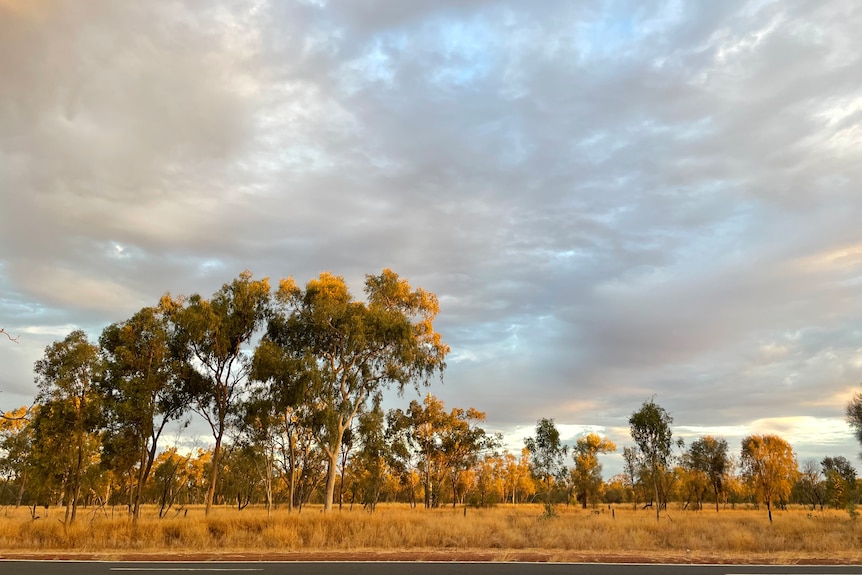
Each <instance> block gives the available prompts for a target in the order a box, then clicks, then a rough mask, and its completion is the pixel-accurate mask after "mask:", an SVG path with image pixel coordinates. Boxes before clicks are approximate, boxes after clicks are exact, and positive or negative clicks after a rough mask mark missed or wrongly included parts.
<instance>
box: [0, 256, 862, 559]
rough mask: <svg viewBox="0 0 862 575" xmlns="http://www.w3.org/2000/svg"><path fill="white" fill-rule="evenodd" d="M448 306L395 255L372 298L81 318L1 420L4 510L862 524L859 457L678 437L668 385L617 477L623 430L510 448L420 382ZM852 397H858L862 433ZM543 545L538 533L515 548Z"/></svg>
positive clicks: (441, 352)
mask: <svg viewBox="0 0 862 575" xmlns="http://www.w3.org/2000/svg"><path fill="white" fill-rule="evenodd" d="M438 311H439V307H438V302H437V298H436V297H435V296H434V294H432V293H429V292H426V291H424V290H422V289H420V288H416V289H414V288H413V287H411V286H410V285H409V283H408V282H407V281H406V280H404V279H403V278H400V277H399V276H398V275H397V274H395V273H393V272H391V271H389V270H384V271H383V272H382V273H381V274H380V275H369V276H367V278H366V285H365V298H364V300H358V299H356V298H354V296H353V295H352V294H351V293H350V292H349V290H348V288H347V285H346V284H345V282H344V280H343V279H342V278H341V277H337V276H334V275H331V274H321V275H320V277H318V278H316V279H313V280H311V281H309V282H308V283H307V284H306V285H305V286H304V287H300V286H298V285H297V284H296V283H295V282H294V281H293V280H292V279H287V280H282V281H281V282H280V284H279V286H278V287H277V289H275V290H273V289H271V288H270V285H269V282H268V280H267V279H261V280H255V279H254V278H253V277H252V275H251V273H249V272H244V273H243V274H241V275H240V276H239V277H238V278H236V279H235V280H234V281H233V282H232V283H230V284H225V285H224V286H223V287H222V288H221V289H220V290H219V291H218V292H216V293H215V294H213V295H212V296H211V297H210V298H204V297H201V296H200V295H197V294H195V295H192V296H189V297H185V296H180V297H173V296H171V295H170V294H166V295H165V296H164V297H163V298H162V299H161V301H160V302H159V303H158V304H157V305H155V306H153V307H148V308H144V309H142V310H140V311H139V312H137V313H136V314H135V315H134V316H132V317H131V318H129V319H127V320H125V321H122V322H118V323H115V324H112V325H110V326H108V327H106V328H105V329H104V330H103V332H102V334H101V336H100V338H99V340H98V342H92V341H89V340H88V338H87V336H86V334H85V333H84V332H82V331H74V332H72V333H70V334H69V335H68V336H67V337H66V338H65V339H63V340H60V341H57V342H55V343H54V344H52V345H50V346H48V347H47V348H46V350H45V354H44V356H43V357H42V358H41V359H40V360H39V361H38V362H36V364H35V367H34V373H35V380H36V384H37V389H38V391H37V395H36V397H35V401H34V404H33V405H32V406H31V407H29V408H28V407H20V408H17V409H8V410H7V411H5V413H3V416H2V418H0V504H2V505H4V506H6V510H7V511H6V515H7V516H10V513H12V515H13V516H15V517H19V518H21V517H24V516H23V515H22V512H26V517H28V518H29V520H32V521H35V520H36V519H37V518H42V519H44V518H48V517H53V518H57V519H59V520H60V521H59V522H56V523H58V524H62V525H64V526H67V527H71V526H72V525H74V524H75V523H76V520H78V519H79V518H80V516H81V509H82V508H84V509H86V517H87V518H88V521H90V522H92V521H95V520H99V521H108V519H109V518H110V520H111V521H116V518H117V517H118V516H119V517H124V518H126V519H127V520H128V519H131V523H133V524H135V523H137V522H138V521H140V520H142V518H143V520H146V521H157V522H164V525H166V526H167V525H173V526H174V527H171V528H170V529H168V527H165V528H164V529H166V530H167V531H165V533H166V534H164V536H163V538H166V539H165V540H167V539H170V535H169V533H168V532H173V531H171V530H175V531H177V532H178V533H184V531H183V529H186V528H180V527H176V523H175V522H177V521H182V520H183V519H184V518H186V517H187V515H189V511H191V516H193V517H200V516H205V517H208V516H209V515H210V514H211V513H212V512H213V510H214V508H217V509H218V517H219V519H218V521H221V522H224V523H226V524H230V523H231V522H235V521H242V520H240V519H238V518H239V517H243V516H247V517H252V516H253V517H256V518H257V517H260V516H261V514H265V515H264V516H265V517H270V516H272V515H273V514H275V513H279V514H284V513H287V514H291V512H294V513H295V515H299V512H301V511H302V510H303V509H304V508H306V507H308V506H313V507H314V508H321V509H322V510H323V511H327V512H330V511H332V510H335V509H338V510H342V511H345V510H359V509H363V510H367V511H369V512H374V511H375V510H378V511H380V510H381V509H386V510H387V511H386V512H385V513H383V514H382V515H383V518H381V519H376V520H375V521H378V522H379V521H386V517H390V518H394V517H396V516H397V517H400V519H398V521H401V522H403V521H407V522H408V523H409V522H415V521H420V522H421V521H424V520H422V519H417V518H416V517H417V516H416V515H415V513H428V514H429V517H431V516H436V517H439V516H440V512H443V511H444V510H445V509H446V508H453V507H455V508H457V510H456V511H458V513H461V512H463V516H465V517H466V516H467V510H468V508H474V509H473V510H472V511H471V512H470V513H471V515H473V514H478V515H476V516H477V517H486V516H487V515H483V514H484V513H486V511H484V510H483V509H484V508H490V507H495V506H496V507H503V506H505V508H506V509H510V510H512V509H523V510H525V511H524V512H526V513H528V514H529V515H530V516H531V517H535V516H536V514H537V513H538V512H537V511H536V509H537V506H536V504H542V506H541V507H540V508H538V509H541V510H542V511H541V514H542V515H543V516H545V517H547V518H548V519H549V520H550V519H551V518H553V517H554V516H558V515H559V516H564V517H565V516H572V515H571V514H572V513H576V512H577V513H579V514H578V515H576V516H577V517H581V518H582V519H583V518H590V517H593V518H594V520H595V521H596V522H598V521H600V520H601V521H608V520H613V519H616V517H617V514H618V513H622V514H626V516H637V517H648V516H650V515H652V514H653V513H654V515H655V518H656V519H658V520H659V522H661V520H662V519H663V518H664V517H667V518H668V520H669V521H674V520H675V521H679V520H680V519H679V518H680V517H681V516H683V515H686V516H687V515H689V514H690V512H693V511H702V513H700V514H698V516H701V517H702V516H703V515H704V514H705V513H713V514H715V513H718V514H723V513H726V512H729V511H731V510H734V509H747V510H752V509H759V510H758V511H757V513H758V517H760V516H763V517H767V518H768V521H769V522H770V523H772V521H773V512H774V511H775V510H786V509H788V508H795V509H797V510H804V511H805V513H807V514H808V515H807V516H806V517H808V518H809V519H810V518H811V517H812V515H811V514H812V513H818V514H823V513H833V515H829V517H830V519H829V521H839V519H840V518H841V517H843V521H845V522H852V521H851V520H855V518H856V515H857V512H856V502H857V497H858V493H859V488H858V481H857V478H856V470H855V469H854V467H853V465H852V464H851V463H850V462H849V461H848V460H846V459H845V458H843V457H825V458H823V459H822V460H821V461H806V462H802V465H801V466H800V464H799V462H797V460H796V457H795V455H794V453H793V449H792V447H791V446H790V445H789V444H788V443H787V442H786V441H785V440H784V439H782V438H780V437H777V436H774V435H764V436H751V437H747V438H745V440H743V442H742V445H741V449H740V451H739V452H737V453H738V456H737V455H736V453H734V452H733V451H732V450H731V447H730V446H729V445H728V443H727V441H726V440H724V439H722V438H719V437H711V436H705V437H701V438H698V439H697V440H695V441H692V442H691V443H690V445H685V444H683V443H682V442H681V441H679V440H677V439H675V438H674V437H673V433H672V430H671V425H672V423H673V418H672V417H671V415H670V414H669V413H668V412H666V411H665V410H664V409H663V408H662V407H661V406H660V405H658V404H657V403H656V402H655V400H654V399H649V400H647V401H645V402H644V403H643V405H642V406H641V407H640V408H639V409H637V410H636V411H634V412H633V413H632V416H631V418H630V420H629V422H628V423H629V425H630V428H631V434H632V438H633V445H631V446H624V449H623V450H622V455H623V460H624V462H625V465H624V472H623V473H621V474H619V475H616V476H613V477H609V478H604V477H603V476H602V467H601V464H600V462H599V456H600V455H602V454H608V453H613V452H616V451H617V446H616V445H614V443H613V442H611V441H610V440H608V439H607V438H604V437H601V436H599V435H598V434H595V433H591V434H587V435H585V436H583V437H581V438H579V439H578V440H577V442H576V443H575V444H573V445H571V446H566V445H563V444H562V443H561V441H560V437H559V433H558V432H557V430H556V427H555V425H554V421H553V420H552V419H542V420H540V421H539V422H538V424H537V426H536V430H535V435H534V436H532V437H529V438H525V444H524V448H523V449H521V450H519V451H516V452H514V453H513V452H511V451H509V450H506V449H504V448H503V446H502V444H501V438H500V437H499V436H496V435H494V434H491V433H488V432H486V430H485V429H483V427H482V426H483V423H484V421H485V416H486V414H485V413H484V412H482V411H480V410H479V409H478V408H480V407H481V406H477V407H473V406H469V407H459V406H445V405H444V404H443V402H441V401H440V400H439V399H437V398H436V397H435V396H434V395H432V394H430V393H427V391H426V388H427V386H428V385H429V384H430V383H431V382H432V381H434V380H435V379H439V378H442V375H443V372H444V369H445V358H446V355H447V353H448V351H449V348H448V347H447V346H446V344H445V343H444V342H443V339H442V336H441V335H440V334H439V333H437V332H436V331H435V327H434V319H435V317H436V315H437V313H438ZM410 388H412V391H409V393H405V395H409V394H410V393H415V394H416V395H417V397H418V398H420V399H414V400H411V401H409V402H408V401H407V400H406V399H405V403H406V404H407V405H406V407H404V408H398V409H391V410H388V411H384V410H383V408H382V407H381V394H382V392H383V391H384V390H387V389H394V390H396V391H399V392H401V391H405V392H407V391H408V390H410ZM860 402H862V399H860V396H857V397H856V398H855V399H854V402H853V403H851V404H850V405H849V406H848V412H847V415H848V420H849V421H850V422H851V424H852V425H854V427H856V429H862V427H860V425H859V422H862V418H860V417H858V414H860V413H862V409H860V408H859V405H860ZM190 414H197V416H198V417H200V418H201V419H202V420H203V421H205V422H206V423H207V424H208V427H209V429H210V430H211V433H212V442H211V443H209V444H208V445H205V446H200V447H199V448H196V449H192V450H190V451H189V450H181V449H178V448H177V447H176V446H175V444H176V441H175V440H176V438H175V437H171V438H168V437H165V435H166V430H169V429H176V428H177V427H178V426H181V425H182V422H184V421H187V420H188V418H189V417H190ZM854 414H856V415H854ZM169 439H170V441H169ZM860 439H862V438H860ZM569 449H571V452H569ZM462 508H463V509H462ZM393 509H401V510H402V511H400V512H399V513H402V515H403V513H404V511H403V510H410V511H411V513H413V515H409V517H411V519H404V518H403V517H402V515H398V514H395V513H394V512H393V511H392V510H393ZM644 509H648V511H644ZM10 510H14V512H12V511H10ZM244 510H245V511H244ZM423 510H424V511H423ZM576 510H577V511H576ZM760 510H762V511H760ZM830 510H841V514H839V515H834V513H836V512H835V511H830ZM449 513H452V512H451V511H450V512H449ZM435 514H436V515H435ZM374 515H375V516H376V515H379V514H374ZM598 515H601V517H598ZM290 516H293V515H290ZM231 517H234V518H231ZM366 517H368V516H367V515H366ZM445 517H449V518H450V519H447V521H450V520H452V519H451V517H455V515H445ZM513 517H514V516H513ZM518 517H520V515H518ZM716 517H717V516H716ZM823 517H826V515H823ZM213 521H215V519H213ZM254 521H258V519H254ZM488 521H490V519H489V520H488ZM518 521H520V519H518ZM654 522H655V521H654ZM498 528H499V526H498V527H489V529H491V530H492V531H493V530H494V529H498ZM118 529H119V528H118ZM152 529H155V528H152ZM158 529H160V530H161V529H162V528H161V527H160V528H158ZM189 529H191V528H189ZM327 529H328V527H327ZM453 529H454V528H453ZM458 529H460V527H459V528H458ZM120 531H122V530H121V529H120ZM456 531H457V530H456ZM159 532H160V533H161V531H159ZM453 532H454V531H453ZM64 533H65V532H64ZM210 535H212V533H210ZM184 536H188V537H192V535H189V534H186V535H184ZM463 536H464V537H467V535H466V534H465V535H463ZM9 537H12V536H11V535H10V536H9ZM9 537H7V539H8V538H9ZM16 537H24V535H21V533H20V532H18V535H16ZM58 537H59V535H58ZM129 537H131V535H129ZM159 537H162V536H159ZM178 537H179V535H178ZM497 537H498V538H499V537H503V535H499V534H498V535H497ZM2 538H3V534H2V533H0V539H2ZM157 538H158V537H157ZM204 538H205V539H206V537H204ZM25 539H26V538H25ZM216 539H218V538H217V537H216V538H215V539H213V538H212V537H210V538H209V539H207V541H210V543H213V544H217V542H215V540H216ZM336 539H337V538H336ZM160 541H161V539H160ZM330 541H332V539H330ZM214 542H215V543H214ZM67 543H68V542H67ZM259 543H260V542H259ZM237 544H238V545H239V544H241V542H240V543H237ZM425 544H428V545H431V546H434V545H439V542H438V543H433V542H431V543H428V542H425ZM118 545H119V544H118ZM266 545H268V544H264V546H266ZM417 545H418V544H417ZM501 545H509V544H508V543H505V542H503V543H501ZM533 545H541V541H538V540H537V541H532V542H526V541H521V542H520V543H518V546H527V547H529V546H533ZM300 546H301V545H300ZM419 546H421V545H419ZM564 547H565V546H564ZM574 548H582V547H578V546H577V545H575V547H574Z"/></svg>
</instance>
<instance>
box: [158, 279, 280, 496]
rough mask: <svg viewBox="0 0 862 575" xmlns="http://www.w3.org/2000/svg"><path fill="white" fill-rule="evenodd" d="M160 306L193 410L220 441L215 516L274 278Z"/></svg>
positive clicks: (213, 481) (213, 473) (213, 475)
mask: <svg viewBox="0 0 862 575" xmlns="http://www.w3.org/2000/svg"><path fill="white" fill-rule="evenodd" d="M160 306H161V310H162V312H163V313H164V314H165V316H166V317H167V318H168V320H170V323H171V328H172V330H173V338H172V342H171V348H172V351H173V353H174V354H175V355H176V357H177V358H178V360H179V361H180V362H181V365H182V368H181V369H182V377H181V379H180V387H181V393H182V394H183V395H185V396H188V397H190V398H191V406H192V409H194V410H195V411H196V412H197V413H198V414H200V415H201V417H203V418H204V419H205V420H206V422H207V423H208V424H209V426H210V429H211V430H212V434H213V439H214V440H215V447H214V449H213V457H212V465H211V468H210V477H209V479H210V485H209V491H208V493H207V502H206V503H207V512H209V510H210V508H211V507H212V502H213V497H214V496H215V491H216V485H217V480H218V470H219V464H220V458H221V448H222V440H223V438H224V434H225V431H226V429H227V421H228V417H229V415H230V414H231V413H233V412H234V411H235V410H236V408H237V399H238V398H239V396H240V395H241V392H242V391H243V385H244V384H245V383H246V381H247V376H248V372H249V368H250V365H249V362H248V359H247V355H246V354H244V350H243V346H244V345H246V344H248V343H249V341H250V340H251V338H252V336H253V335H254V333H255V331H256V330H257V329H258V328H259V327H260V326H261V325H262V324H263V322H264V321H265V319H266V318H267V316H268V315H269V311H270V292H269V280H268V279H267V278H264V279H262V280H253V279H252V274H251V272H249V271H244V272H243V273H241V274H240V275H239V277H238V278H236V279H235V280H234V281H233V282H231V283H230V284H225V285H223V286H222V288H221V289H220V290H219V291H218V292H216V293H215V294H213V296H212V298H211V299H209V300H207V299H204V298H202V297H201V296H200V295H198V294H194V295H192V296H191V297H189V298H188V299H184V298H178V299H176V300H174V299H171V297H170V295H166V296H164V297H163V298H162V301H161V304H160Z"/></svg>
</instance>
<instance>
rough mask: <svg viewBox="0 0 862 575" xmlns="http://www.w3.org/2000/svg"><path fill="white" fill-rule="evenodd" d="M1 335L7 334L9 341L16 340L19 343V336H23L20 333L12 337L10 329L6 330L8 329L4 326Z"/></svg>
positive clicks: (0, 328)
mask: <svg viewBox="0 0 862 575" xmlns="http://www.w3.org/2000/svg"><path fill="white" fill-rule="evenodd" d="M0 335H5V336H6V337H7V338H8V339H9V341H14V342H15V343H18V338H19V337H21V336H18V335H16V336H15V337H12V336H11V335H10V334H9V332H8V331H6V329H5V328H2V327H0Z"/></svg>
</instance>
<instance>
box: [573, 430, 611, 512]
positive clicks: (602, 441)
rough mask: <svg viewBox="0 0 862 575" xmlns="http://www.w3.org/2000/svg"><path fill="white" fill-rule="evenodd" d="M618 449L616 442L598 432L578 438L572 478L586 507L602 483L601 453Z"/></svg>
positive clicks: (595, 495) (582, 503)
mask: <svg viewBox="0 0 862 575" xmlns="http://www.w3.org/2000/svg"><path fill="white" fill-rule="evenodd" d="M616 450H617V446H616V444H615V443H614V442H613V441H611V440H610V439H608V438H607V437H601V436H600V435H599V434H598V433H589V434H587V435H585V436H584V437H581V438H580V439H578V441H577V443H576V444H575V447H574V449H573V450H572V459H574V460H575V468H574V469H573V470H572V479H573V481H574V486H575V489H576V490H577V495H578V499H579V500H580V501H581V506H582V507H583V508H584V509H586V508H587V502H588V500H594V499H595V498H596V497H597V495H598V493H599V488H600V487H601V485H602V464H601V463H599V454H601V453H613V452H614V451H616Z"/></svg>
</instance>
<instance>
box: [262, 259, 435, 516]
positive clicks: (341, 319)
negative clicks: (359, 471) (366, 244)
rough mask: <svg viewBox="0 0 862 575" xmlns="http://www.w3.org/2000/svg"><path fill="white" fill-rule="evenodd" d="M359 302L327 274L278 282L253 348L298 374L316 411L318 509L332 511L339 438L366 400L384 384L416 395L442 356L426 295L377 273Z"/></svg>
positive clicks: (368, 279) (432, 301) (391, 274)
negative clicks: (321, 461)
mask: <svg viewBox="0 0 862 575" xmlns="http://www.w3.org/2000/svg"><path fill="white" fill-rule="evenodd" d="M365 296H366V301H365V302H362V301H358V300H356V299H354V297H353V295H352V294H351V293H350V291H349V290H348V288H347V284H346V283H345V281H344V278H342V277H340V276H335V275H332V274H330V273H322V274H320V276H319V277H318V278H317V279H313V280H311V281H309V282H308V283H307V284H306V286H305V289H304V290H303V289H301V288H300V287H299V286H297V285H296V283H295V282H294V281H293V279H287V280H282V282H281V285H280V287H279V289H278V292H277V294H276V301H277V303H278V310H277V312H276V313H275V314H274V316H273V317H272V319H271V320H270V321H269V324H268V327H267V332H266V335H265V336H264V338H263V341H262V342H261V345H262V346H265V347H266V349H267V350H268V351H267V353H268V354H270V355H272V354H273V353H274V351H275V350H276V348H277V352H278V353H279V354H280V355H281V360H280V361H281V363H282V364H283V365H285V366H287V368H288V369H291V370H294V371H296V372H299V374H300V375H299V376H298V377H299V379H300V381H302V382H303V386H304V397H305V400H306V403H307V404H308V405H311V406H313V408H314V409H315V411H316V417H315V420H316V422H317V424H318V425H317V426H316V429H317V433H316V439H317V444H318V446H319V447H320V449H321V450H322V451H323V452H324V454H325V455H326V459H327V463H328V469H327V474H326V490H325V493H324V511H329V510H331V509H332V501H333V497H334V493H335V483H336V477H337V471H338V456H339V452H340V449H341V444H342V439H343V437H344V433H345V431H346V430H347V428H348V427H350V426H351V424H352V423H353V420H354V418H355V417H356V416H357V414H358V413H359V412H360V410H361V409H362V408H363V406H365V404H366V402H367V401H368V399H369V398H371V397H373V396H374V395H375V394H376V393H377V392H379V391H380V390H381V389H383V388H386V387H390V386H395V387H396V388H397V390H398V391H399V393H400V392H402V391H403V389H404V388H405V387H406V386H407V385H409V384H413V385H414V387H416V389H417V391H418V389H419V387H420V386H423V385H428V384H430V382H431V378H432V377H433V376H434V375H435V374H440V376H441V377H442V373H443V370H444V369H445V365H446V364H445V357H446V354H447V353H448V352H449V347H448V346H447V345H446V344H444V343H443V341H442V338H441V336H440V334H439V333H437V332H436V331H434V319H435V317H436V316H437V313H438V312H439V304H438V302H437V297H436V296H435V295H434V294H432V293H430V292H426V291H424V290H422V289H421V288H419V289H415V290H414V289H413V288H411V287H410V284H409V283H408V282H407V280H404V279H401V278H399V277H398V274H396V273H394V272H392V271H390V270H388V269H384V270H383V272H382V273H381V274H380V275H376V276H375V275H368V276H366V278H365ZM271 361H272V360H271Z"/></svg>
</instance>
